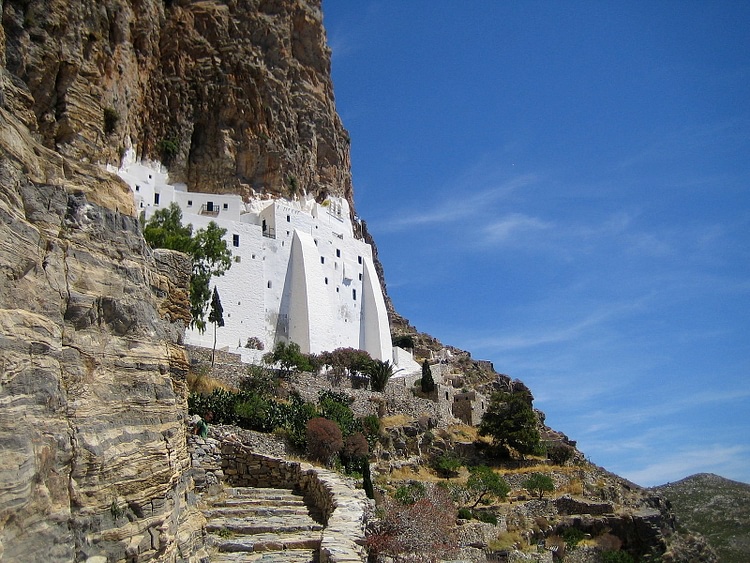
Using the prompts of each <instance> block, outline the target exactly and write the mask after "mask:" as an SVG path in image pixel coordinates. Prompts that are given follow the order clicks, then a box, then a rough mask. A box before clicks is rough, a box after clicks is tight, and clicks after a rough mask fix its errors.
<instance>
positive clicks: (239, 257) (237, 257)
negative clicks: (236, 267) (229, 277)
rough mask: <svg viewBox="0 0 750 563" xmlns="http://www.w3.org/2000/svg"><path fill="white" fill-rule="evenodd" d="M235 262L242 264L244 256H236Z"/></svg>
mask: <svg viewBox="0 0 750 563" xmlns="http://www.w3.org/2000/svg"><path fill="white" fill-rule="evenodd" d="M234 261H235V262H237V263H238V264H239V263H240V262H242V256H240V255H239V254H238V255H237V256H235V257H234Z"/></svg>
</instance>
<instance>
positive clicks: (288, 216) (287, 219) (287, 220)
mask: <svg viewBox="0 0 750 563" xmlns="http://www.w3.org/2000/svg"><path fill="white" fill-rule="evenodd" d="M291 221H292V216H291V215H287V216H286V222H287V223H291Z"/></svg>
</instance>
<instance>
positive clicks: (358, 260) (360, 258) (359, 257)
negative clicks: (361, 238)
mask: <svg viewBox="0 0 750 563" xmlns="http://www.w3.org/2000/svg"><path fill="white" fill-rule="evenodd" d="M357 262H359V263H360V264H361V263H362V257H361V256H357Z"/></svg>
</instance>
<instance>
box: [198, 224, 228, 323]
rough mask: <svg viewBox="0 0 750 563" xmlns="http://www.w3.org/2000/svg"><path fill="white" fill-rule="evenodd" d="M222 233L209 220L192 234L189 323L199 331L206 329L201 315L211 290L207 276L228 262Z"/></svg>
mask: <svg viewBox="0 0 750 563" xmlns="http://www.w3.org/2000/svg"><path fill="white" fill-rule="evenodd" d="M226 233H227V230H226V229H222V228H221V227H219V226H218V225H217V224H216V223H215V222H213V221H211V222H210V223H209V224H208V226H207V227H206V228H205V229H199V230H198V231H196V233H195V235H194V236H193V244H192V252H191V255H192V257H193V275H192V277H191V278H190V313H191V314H192V316H193V320H192V321H191V323H190V326H193V327H196V328H197V329H198V330H199V331H200V332H201V333H203V332H204V331H205V330H206V322H205V320H204V318H205V315H206V304H207V303H208V300H209V298H210V297H209V296H210V294H211V290H210V288H209V283H210V282H211V278H212V277H213V276H223V275H224V273H225V272H226V271H227V270H228V269H229V268H230V267H231V266H232V251H231V250H229V248H228V247H227V242H226V241H225V240H224V239H223V238H222V237H224V235H225V234H226Z"/></svg>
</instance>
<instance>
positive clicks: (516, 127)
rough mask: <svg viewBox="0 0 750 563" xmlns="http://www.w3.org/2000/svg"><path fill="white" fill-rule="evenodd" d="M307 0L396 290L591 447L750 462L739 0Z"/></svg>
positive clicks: (745, 32)
mask: <svg viewBox="0 0 750 563" xmlns="http://www.w3.org/2000/svg"><path fill="white" fill-rule="evenodd" d="M323 11H324V22H325V25H326V28H327V33H328V40H329V44H330V46H331V48H332V50H333V80H334V90H335V94H336V104H337V108H338V111H339V113H340V115H341V117H342V119H343V121H344V125H345V127H346V128H347V129H348V130H349V132H350V134H351V138H352V146H351V148H352V170H353V175H354V189H355V202H356V206H357V211H358V213H359V214H360V216H362V217H363V218H364V219H365V220H366V221H367V223H368V226H369V228H370V230H371V232H372V233H373V234H374V236H375V240H376V242H377V244H378V248H379V252H380V259H381V261H382V263H383V266H384V268H385V275H386V282H387V285H388V292H389V294H390V295H391V297H392V299H393V301H394V303H395V306H396V308H397V310H398V311H399V312H400V313H401V314H402V315H404V316H405V317H407V318H408V319H409V320H410V321H411V323H412V324H413V325H415V326H416V327H417V328H418V329H419V330H421V331H424V332H427V333H430V334H432V335H433V336H435V337H437V338H439V339H440V340H442V341H443V342H445V343H448V344H452V345H454V346H458V347H460V348H463V349H466V350H469V351H471V352H472V355H473V356H474V357H475V358H480V359H489V360H492V361H493V362H494V365H495V369H496V370H497V371H499V372H501V373H505V374H508V375H510V376H511V377H513V378H518V379H521V380H522V381H524V382H525V383H527V384H528V385H529V386H530V387H531V389H532V392H533V394H534V396H535V405H536V406H537V407H538V408H540V409H542V410H543V411H544V412H545V413H546V414H547V422H548V423H549V424H550V425H551V426H552V427H553V428H555V429H557V430H560V431H563V432H565V433H566V434H568V435H569V436H570V437H571V438H572V439H574V440H577V441H578V445H579V448H580V449H581V450H582V451H583V452H584V453H585V454H586V455H587V456H588V457H589V459H591V461H593V462H594V463H597V464H599V465H603V466H604V467H606V468H607V469H609V470H611V471H614V472H616V473H618V474H620V475H622V476H624V477H626V478H629V479H631V480H633V481H635V482H636V483H639V484H641V485H646V486H649V485H657V484H661V483H665V482H667V481H675V480H678V479H680V478H682V477H685V476H687V475H690V474H693V473H697V472H714V473H718V474H720V475H723V476H725V477H728V478H731V479H736V480H741V481H744V482H748V483H750V421H749V417H748V413H750V320H749V317H750V3H747V2H713V1H712V2H682V1H681V2H652V1H648V2H630V1H629V2H576V1H570V2H505V1H499V0H498V1H479V0H474V1H471V2H464V1H458V0H455V1H446V0H430V1H411V0H410V1H404V2H401V1H395V0H394V1H372V2H368V1H357V2H353V1H351V0H324V2H323Z"/></svg>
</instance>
